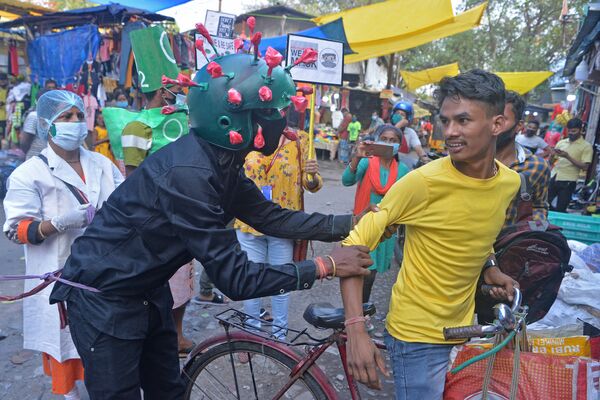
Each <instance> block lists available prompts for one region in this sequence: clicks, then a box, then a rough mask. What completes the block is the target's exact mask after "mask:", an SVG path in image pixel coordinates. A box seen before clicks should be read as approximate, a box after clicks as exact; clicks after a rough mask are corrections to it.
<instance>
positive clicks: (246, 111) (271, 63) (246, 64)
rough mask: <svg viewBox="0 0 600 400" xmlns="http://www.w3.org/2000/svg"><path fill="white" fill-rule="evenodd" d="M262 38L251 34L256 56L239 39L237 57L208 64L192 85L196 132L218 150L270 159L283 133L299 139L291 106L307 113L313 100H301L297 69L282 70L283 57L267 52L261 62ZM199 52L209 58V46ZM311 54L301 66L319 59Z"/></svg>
mask: <svg viewBox="0 0 600 400" xmlns="http://www.w3.org/2000/svg"><path fill="white" fill-rule="evenodd" d="M197 29H198V31H199V32H200V33H201V34H202V35H203V36H204V37H205V38H206V40H207V42H208V43H209V44H211V45H212V46H213V48H214V45H213V43H212V39H210V35H208V33H207V32H205V28H204V27H203V26H202V25H201V24H198V25H197ZM260 38H261V34H260V32H256V33H253V34H252V39H251V40H250V47H251V48H253V54H251V53H250V51H248V52H245V51H244V49H243V48H244V45H245V44H244V42H243V41H241V39H236V43H235V48H236V54H231V55H226V56H218V57H216V58H215V59H213V60H208V58H207V61H209V62H208V64H207V65H205V66H204V67H202V69H200V70H199V71H198V73H197V74H196V76H195V78H194V81H193V82H192V83H191V84H189V85H187V86H189V87H190V90H189V93H188V96H187V104H188V107H189V113H190V125H191V128H192V130H193V132H194V133H195V134H197V135H199V136H200V137H202V138H204V139H205V140H206V141H208V142H210V143H212V144H214V145H215V146H219V147H222V148H225V149H230V150H243V149H246V148H248V147H252V148H253V149H255V150H259V151H261V152H263V153H265V154H271V153H272V152H274V151H275V149H276V148H277V146H278V143H279V138H280V136H281V134H282V133H283V134H285V135H286V136H288V137H290V138H295V133H293V132H291V131H290V130H287V129H286V118H285V111H286V109H287V108H288V107H289V106H290V105H291V104H293V105H294V106H295V107H296V109H298V110H299V111H302V110H304V109H306V106H307V105H308V100H307V99H306V97H304V96H303V95H302V94H300V95H297V90H296V86H295V84H294V81H293V79H292V75H291V73H290V68H291V67H293V66H290V67H288V68H282V67H281V66H280V64H281V61H282V59H283V56H282V55H281V54H280V53H279V52H277V51H276V50H274V49H272V48H268V49H267V51H266V53H265V54H264V57H260V55H259V51H258V45H259V43H260ZM196 48H197V49H198V50H200V51H201V52H202V53H205V52H204V51H203V50H204V41H202V40H201V39H199V40H198V41H197V42H196ZM214 50H215V53H217V51H216V48H215V49H214ZM307 50H309V51H305V53H304V54H303V57H304V59H303V60H301V61H300V62H311V61H312V60H313V58H316V52H315V51H314V50H312V49H307ZM310 50H312V52H311V51H310ZM217 54H218V53H217ZM301 58H302V57H301ZM298 63H299V62H296V63H295V65H297V64H298Z"/></svg>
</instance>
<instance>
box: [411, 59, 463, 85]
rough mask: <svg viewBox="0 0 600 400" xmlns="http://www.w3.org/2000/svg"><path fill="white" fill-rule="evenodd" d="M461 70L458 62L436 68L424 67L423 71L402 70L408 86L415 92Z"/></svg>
mask: <svg viewBox="0 0 600 400" xmlns="http://www.w3.org/2000/svg"><path fill="white" fill-rule="evenodd" d="M459 72H460V70H459V68H458V63H457V62H455V63H452V64H446V65H441V66H439V67H435V68H429V69H423V70H421V71H400V75H401V76H402V80H403V81H404V83H405V84H406V88H407V89H408V90H409V91H411V92H414V91H415V90H416V89H418V88H420V87H421V86H425V85H429V84H431V83H438V82H439V81H441V80H442V78H444V77H446V76H455V75H458V74H459Z"/></svg>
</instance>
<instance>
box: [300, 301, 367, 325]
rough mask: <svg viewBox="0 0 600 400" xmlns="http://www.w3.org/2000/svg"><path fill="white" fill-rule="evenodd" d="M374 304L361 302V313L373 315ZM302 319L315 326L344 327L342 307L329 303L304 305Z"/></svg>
mask: <svg viewBox="0 0 600 400" xmlns="http://www.w3.org/2000/svg"><path fill="white" fill-rule="evenodd" d="M374 314H375V304H373V303H365V304H363V315H368V316H371V315H374ZM304 320H305V321H306V322H308V323H309V324H311V325H312V326H314V327H316V328H328V329H344V320H345V316H344V309H343V308H335V307H334V306H332V305H331V304H329V303H313V304H310V305H309V306H308V307H306V310H305V311H304Z"/></svg>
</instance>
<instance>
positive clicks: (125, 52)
mask: <svg viewBox="0 0 600 400" xmlns="http://www.w3.org/2000/svg"><path fill="white" fill-rule="evenodd" d="M145 27H146V24H144V23H143V22H142V21H134V22H128V23H127V24H125V27H124V28H123V32H122V33H121V62H120V67H119V84H121V85H124V84H125V80H126V78H127V75H128V74H129V76H130V77H131V68H130V64H129V60H130V58H129V55H130V54H132V53H131V41H130V40H129V32H133V31H135V30H138V29H142V28H145ZM130 79H131V78H130ZM130 82H131V81H130Z"/></svg>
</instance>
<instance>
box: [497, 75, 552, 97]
mask: <svg viewBox="0 0 600 400" xmlns="http://www.w3.org/2000/svg"><path fill="white" fill-rule="evenodd" d="M494 73H495V74H496V75H498V76H499V77H500V78H501V79H502V80H503V81H504V85H505V86H506V89H507V90H514V91H515V92H517V93H519V94H525V93H528V92H530V91H532V90H533V89H535V88H536V87H537V86H539V85H540V84H542V83H543V82H544V81H545V80H546V79H548V78H550V77H551V76H552V75H553V74H554V72H551V71H529V72H494Z"/></svg>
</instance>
